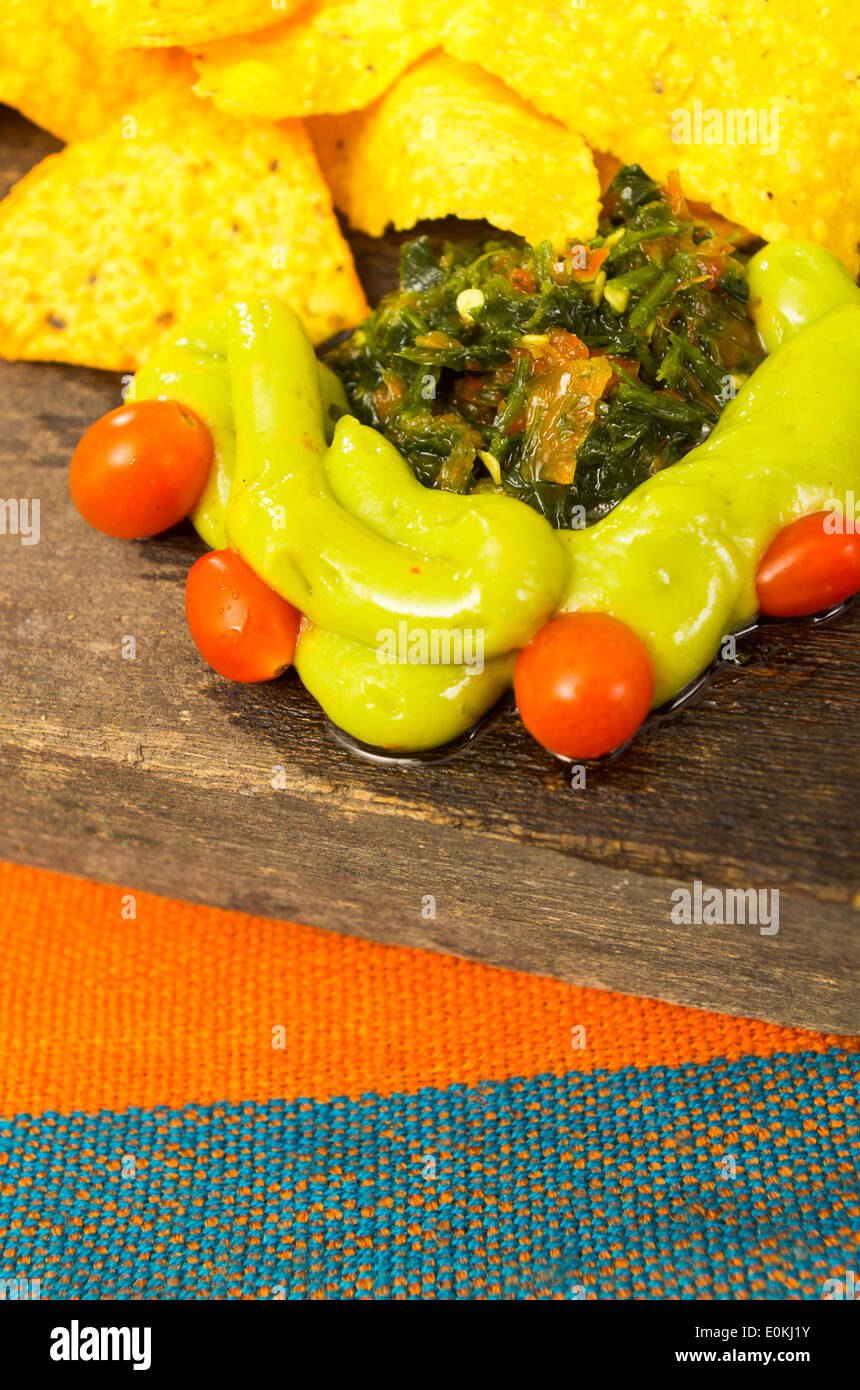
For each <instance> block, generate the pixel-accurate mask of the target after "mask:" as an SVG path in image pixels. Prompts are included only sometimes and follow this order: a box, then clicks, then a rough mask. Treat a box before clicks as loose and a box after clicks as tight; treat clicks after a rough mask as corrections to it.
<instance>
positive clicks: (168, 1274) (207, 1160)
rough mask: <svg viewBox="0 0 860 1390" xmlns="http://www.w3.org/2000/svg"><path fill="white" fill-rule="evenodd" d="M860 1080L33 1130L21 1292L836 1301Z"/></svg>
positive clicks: (842, 1065) (484, 1093)
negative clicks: (825, 1297) (36, 1284)
mask: <svg viewBox="0 0 860 1390" xmlns="http://www.w3.org/2000/svg"><path fill="white" fill-rule="evenodd" d="M858 1073H860V1058H858V1056H856V1055H852V1054H846V1053H844V1052H842V1051H838V1050H833V1051H830V1052H827V1053H824V1054H816V1053H800V1054H797V1055H792V1056H779V1057H775V1058H767V1059H757V1058H747V1059H744V1060H743V1061H741V1062H738V1063H727V1062H719V1061H718V1062H713V1063H710V1064H708V1065H702V1066H698V1065H693V1064H690V1065H689V1066H684V1067H679V1068H666V1067H654V1068H649V1069H644V1070H641V1071H639V1070H636V1069H635V1068H628V1069H624V1070H621V1071H617V1072H598V1073H595V1074H594V1075H592V1076H585V1075H581V1074H571V1075H568V1076H565V1077H562V1078H556V1077H538V1078H533V1079H528V1080H515V1081H509V1082H504V1083H495V1082H494V1083H487V1084H485V1085H483V1086H481V1087H477V1088H470V1087H465V1086H451V1087H448V1088H445V1089H441V1090H431V1089H425V1090H422V1091H420V1092H419V1093H417V1094H415V1095H398V1096H393V1097H390V1098H384V1099H380V1098H379V1097H375V1096H369V1097H366V1098H364V1099H362V1100H360V1101H350V1100H338V1101H333V1102H330V1103H326V1104H320V1103H316V1102H313V1101H305V1102H296V1103H290V1104H287V1103H285V1102H279V1101H273V1102H271V1103H268V1104H263V1105H255V1104H245V1105H218V1106H189V1107H186V1108H184V1109H182V1110H170V1109H166V1108H165V1109H161V1108H158V1109H155V1110H148V1111H143V1110H130V1111H129V1112H128V1113H125V1114H101V1115H99V1116H96V1117H88V1116H83V1115H75V1116H72V1117H63V1116H59V1115H53V1114H46V1115H42V1116H39V1117H35V1118H30V1117H26V1116H24V1117H19V1118H18V1119H16V1120H14V1121H11V1122H9V1121H7V1122H5V1123H4V1124H3V1125H2V1128H0V1184H2V1196H0V1252H2V1253H0V1270H2V1276H0V1277H2V1278H4V1279H15V1278H17V1279H25V1278H28V1277H29V1278H30V1279H32V1278H34V1277H37V1278H39V1279H40V1281H41V1295H42V1297H43V1298H68V1297H71V1298H84V1299H87V1298H90V1299H96V1298H119V1299H128V1298H132V1297H138V1298H139V1297H142V1296H143V1297H155V1298H195V1297H202V1298H225V1297H229V1298H233V1297H250V1298H272V1297H286V1298H307V1297H314V1296H316V1297H328V1298H343V1297H346V1298H354V1297H359V1298H368V1297H392V1296H400V1297H421V1298H428V1297H430V1298H435V1297H445V1298H451V1297H454V1298H486V1297H490V1298H505V1299H512V1298H528V1297H532V1298H533V1297H537V1298H541V1299H543V1298H554V1297H555V1298H558V1297H561V1298H569V1297H575V1296H577V1295H578V1294H579V1293H580V1291H581V1293H582V1295H584V1296H585V1297H588V1298H618V1297H630V1296H632V1297H640V1298H648V1297H651V1298H738V1297H753V1298H784V1297H786V1296H788V1297H802V1298H809V1299H815V1298H820V1297H821V1296H822V1289H823V1284H824V1281H825V1280H827V1279H829V1278H844V1275H845V1272H846V1271H847V1270H850V1269H854V1270H855V1271H858V1270H860V1237H858V1221H857V1211H858V1208H860V1182H858V1172H857V1153H858V1134H860V1127H859V1126H858V1112H857V1100H858ZM123 1156H126V1158H125V1168H126V1173H125V1176H124V1175H123V1171H122V1170H123ZM852 1232H853V1234H852ZM858 1283H860V1280H858Z"/></svg>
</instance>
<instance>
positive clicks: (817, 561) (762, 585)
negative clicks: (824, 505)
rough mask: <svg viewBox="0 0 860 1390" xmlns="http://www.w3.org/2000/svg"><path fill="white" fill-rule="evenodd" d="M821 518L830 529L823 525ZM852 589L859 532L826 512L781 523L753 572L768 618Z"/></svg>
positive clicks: (857, 581)
mask: <svg viewBox="0 0 860 1390" xmlns="http://www.w3.org/2000/svg"><path fill="white" fill-rule="evenodd" d="M825 522H827V525H828V528H829V527H833V528H834V529H827V530H825ZM836 526H839V527H840V528H842V529H841V534H840V531H838V530H836V529H835V527H836ZM858 589H860V532H858V531H857V530H856V529H855V527H854V526H853V524H852V522H851V521H850V520H848V519H843V518H841V517H837V516H836V515H835V513H832V512H813V513H812V514H811V515H810V516H802V517H800V518H799V519H798V520H797V521H792V522H791V523H790V524H789V525H788V526H784V527H783V529H782V530H781V531H780V532H779V533H778V535H777V536H776V538H775V539H774V540H772V541H771V543H770V545H769V546H768V548H767V550H766V551H765V553H764V555H763V556H762V559H761V563H760V564H759V567H758V574H757V575H756V593H757V594H758V605H759V608H760V609H761V611H762V613H767V614H769V615H770V616H771V617H773V618H799V617H803V616H804V614H807V613H821V612H822V611H823V610H824V609H825V608H832V607H833V606H834V605H835V604H837V603H841V602H842V600H843V599H846V598H850V597H851V595H852V594H856V592H857V590H858Z"/></svg>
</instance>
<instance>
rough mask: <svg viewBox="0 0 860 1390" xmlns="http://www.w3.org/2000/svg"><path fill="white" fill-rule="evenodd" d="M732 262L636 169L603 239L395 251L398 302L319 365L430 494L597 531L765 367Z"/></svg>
mask: <svg viewBox="0 0 860 1390" xmlns="http://www.w3.org/2000/svg"><path fill="white" fill-rule="evenodd" d="M747 297H748V287H747V281H746V271H745V258H744V257H743V256H741V255H740V253H739V252H738V251H737V250H736V248H735V247H734V246H733V244H732V242H731V240H729V239H727V238H725V237H723V236H721V235H719V234H718V233H717V232H715V231H714V229H713V228H712V227H711V226H710V225H709V224H708V223H706V222H703V221H702V220H700V219H699V218H697V217H695V216H694V215H693V214H692V213H691V212H690V210H689V208H688V206H687V203H686V201H685V199H684V197H683V194H682V193H681V190H680V187H679V186H678V184H677V181H676V180H674V179H670V181H669V186H668V187H667V188H661V187H660V186H658V185H657V184H656V183H654V182H653V180H651V179H650V178H648V176H647V175H646V174H645V173H644V172H643V170H642V169H641V168H639V166H638V165H635V164H634V165H629V166H628V167H627V168H624V169H621V170H619V172H618V173H617V174H616V176H615V178H614V179H613V181H612V183H611V185H610V187H609V189H608V190H607V193H606V197H605V200H604V213H603V217H602V219H601V223H600V234H599V236H598V237H596V238H595V240H594V241H591V242H589V243H587V244H576V243H569V244H568V245H567V246H566V247H565V249H564V250H562V251H559V250H558V249H554V248H553V247H552V246H551V245H550V244H549V243H542V244H541V245H539V246H537V247H534V248H533V247H530V246H528V245H526V244H525V243H524V242H523V241H522V240H520V239H518V238H516V237H514V236H510V235H504V234H501V233H500V234H498V235H495V236H493V237H492V239H484V240H480V241H474V240H472V241H463V242H456V243H445V245H444V246H443V247H442V249H441V251H439V252H438V253H437V252H436V251H434V250H433V248H432V246H431V244H430V242H429V240H428V239H427V237H421V238H419V239H418V240H416V241H412V242H409V243H407V244H406V245H405V246H404V247H403V251H402V256H401V266H400V289H399V290H398V291H396V292H395V293H393V294H390V295H388V296H387V297H386V298H385V299H384V300H382V302H381V303H380V305H379V308H378V309H376V310H375V311H374V312H373V313H372V314H371V315H370V317H369V318H368V319H367V320H366V321H365V323H364V324H363V325H362V326H361V327H360V328H358V329H357V330H356V331H355V332H354V333H352V334H351V335H350V337H349V338H348V339H347V340H346V341H345V342H343V343H341V344H340V345H339V346H337V347H336V348H334V349H333V350H332V351H331V352H329V353H328V355H327V361H328V363H329V365H330V366H331V367H333V368H334V370H335V371H336V372H337V373H338V374H339V376H340V377H341V379H342V381H343V383H344V386H345V388H346V391H347V394H348V396H349V398H350V402H351V404H352V407H353V409H354V411H355V413H356V415H357V416H358V418H359V419H360V420H362V421H363V422H364V423H365V424H369V425H372V426H374V427H375V428H376V429H379V430H381V431H382V432H383V433H384V434H385V435H386V436H387V438H388V439H390V440H391V442H392V443H393V444H395V445H396V446H397V448H398V449H399V450H400V452H401V453H402V454H403V456H404V457H405V458H406V460H407V461H408V463H409V464H410V466H411V468H412V469H413V471H414V473H415V475H416V476H417V477H418V479H419V480H420V481H421V482H422V483H424V484H425V485H427V486H433V487H439V488H445V489H448V490H450V491H454V492H472V491H474V490H476V489H479V490H481V491H485V490H487V489H500V490H502V491H504V492H507V493H510V494H512V495H514V496H516V497H519V498H520V499H521V500H522V501H524V502H527V503H529V505H530V506H532V507H534V508H536V509H537V510H538V511H539V512H541V513H543V515H545V516H546V517H547V518H548V519H549V520H550V521H551V522H552V524H553V525H554V526H559V527H560V526H565V527H570V526H574V527H575V526H579V525H583V524H590V523H591V522H593V521H597V520H599V518H600V517H602V516H605V515H606V514H607V513H608V512H610V511H611V510H612V508H613V507H614V506H616V504H617V503H618V502H620V501H621V500H622V498H624V497H626V496H627V494H628V493H629V492H631V491H632V490H633V488H635V487H636V486H637V485H638V484H639V483H641V482H643V481H644V480H645V479H646V478H647V477H649V475H650V474H652V473H654V472H656V471H657V470H658V469H660V468H665V467H667V466H668V465H669V464H672V463H675V462H676V461H677V460H678V459H679V458H681V457H682V456H683V455H684V454H685V453H687V451H688V450H689V449H692V448H693V447H694V445H696V444H699V443H701V441H702V440H703V439H704V438H706V436H707V435H708V434H709V433H710V431H711V429H712V428H713V426H714V425H715V423H716V421H717V420H718V418H719V415H720V412H721V411H722V409H723V407H724V405H725V404H726V403H727V402H728V401H729V400H730V399H731V397H732V396H733V395H734V394H735V393H736V391H737V389H738V387H739V386H740V385H741V384H742V382H743V381H744V380H745V379H746V377H747V376H749V374H750V373H751V372H752V371H753V369H754V368H755V367H756V366H757V365H758V363H759V362H760V361H761V360H762V358H763V356H764V349H763V347H762V345H761V342H760V340H759V337H758V334H757V332H756V330H755V327H754V326H753V324H752V322H751V320H750V319H749V318H748V316H747V312H746V302H747Z"/></svg>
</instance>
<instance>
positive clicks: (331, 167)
mask: <svg viewBox="0 0 860 1390" xmlns="http://www.w3.org/2000/svg"><path fill="white" fill-rule="evenodd" d="M308 129H309V131H310V132H311V135H312V137H313V139H314V142H315V144H316V147H317V152H318V154H319V157H320V163H321V164H322V167H323V170H324V172H325V175H326V178H327V179H328V182H329V186H330V187H331V189H332V193H333V195H334V200H335V203H336V205H337V206H338V207H339V208H341V209H342V210H343V211H344V212H345V213H346V215H347V217H348V218H349V220H350V222H351V223H352V225H353V226H354V227H357V228H359V229H360V230H362V231H365V232H369V233H370V234H371V235H374V236H376V235H378V234H380V233H381V232H383V231H384V230H385V227H386V226H387V225H388V224H389V223H390V224H391V225H393V226H394V227H396V228H403V227H411V226H413V225H414V224H415V223H416V222H417V221H419V220H420V219H421V218H425V217H444V216H447V215H448V214H456V215H457V216H458V217H463V218H486V219H487V220H488V221H489V222H492V223H493V224H494V226H496V227H502V228H505V229H507V230H510V231H514V232H518V233H520V234H521V235H522V236H524V237H526V239H527V240H529V241H532V242H538V241H542V240H544V239H548V240H550V241H553V242H557V243H561V242H563V241H564V240H565V239H566V238H567V237H579V238H589V237H592V236H594V234H595V232H596V230H597V217H598V197H599V183H598V177H597V172H596V170H595V167H594V161H593V159H592V157H591V151H590V150H589V149H588V147H587V146H586V145H585V143H584V142H583V141H582V140H581V139H580V137H579V136H578V135H574V134H573V132H572V131H569V130H567V129H565V127H564V126H562V125H560V124H559V123H558V122H556V121H553V120H548V119H547V118H546V117H545V116H541V115H539V114H538V113H537V112H536V111H534V110H533V109H532V108H531V107H529V106H527V105H526V103H525V102H523V101H521V100H520V99H519V97H517V96H516V95H515V94H514V93H513V92H511V91H510V90H509V89H508V88H506V87H505V86H503V85H502V83H501V82H498V81H497V80H496V79H495V78H494V77H491V76H490V75H489V74H488V73H486V72H484V71H482V69H480V68H478V67H475V66H473V65H471V64H466V63H458V62H455V61H454V59H452V58H448V57H445V56H444V55H442V54H436V55H433V56H431V57H429V58H425V59H424V60H423V61H422V62H420V63H417V64H416V65H415V67H414V68H411V69H410V70H409V72H408V73H406V74H405V75H404V76H403V77H401V78H399V80H398V81H397V82H395V84H394V86H393V87H392V88H391V90H390V91H389V92H387V93H386V95H385V96H383V97H382V98H381V99H380V100H379V101H378V102H376V103H375V104H374V105H373V106H372V107H370V108H369V109H368V110H367V111H362V112H358V113H355V114H353V115H349V116H321V117H317V118H315V119H313V120H310V121H309V122H308Z"/></svg>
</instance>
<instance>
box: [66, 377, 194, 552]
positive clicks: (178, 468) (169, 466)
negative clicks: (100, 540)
mask: <svg viewBox="0 0 860 1390" xmlns="http://www.w3.org/2000/svg"><path fill="white" fill-rule="evenodd" d="M211 466H212V436H211V434H210V433H209V430H208V429H207V428H206V426H205V425H204V423H203V421H202V420H201V419H200V418H199V416H197V415H195V414H194V411H193V410H189V409H188V408H187V406H184V405H180V404H179V402H178V401H129V402H128V403H127V404H126V405H121V406H118V407H117V409H116V410H112V411H110V413H109V414H107V415H103V416H102V418H101V419H100V420H96V422H95V424H94V425H90V427H89V429H88V430H87V432H86V434H85V435H84V437H83V439H82V440H81V442H80V444H79V445H78V447H77V449H76V450H75V452H74V454H73V455H72V462H71V467H70V469H69V489H70V491H71V494H72V501H73V502H74V504H75V506H76V507H77V509H78V511H79V512H80V514H81V516H82V517H83V518H84V520H85V521H88V522H89V523H90V525H91V526H94V527H95V528H96V530H97V531H104V532H105V534H106V535H108V536H119V537H120V538H121V539H122V540H134V539H136V538H139V537H142V536H154V535H155V534H156V533H157V532H158V531H166V530H167V529H168V527H170V526H175V525H176V523H177V522H178V521H181V520H182V519H183V517H186V516H187V515H188V513H189V512H190V511H191V510H192V508H193V507H194V505H195V503H196V502H197V500H198V498H199V496H200V494H201V492H202V491H203V487H204V484H205V482H206V479H207V478H208V476H209V469H210V468H211Z"/></svg>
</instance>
